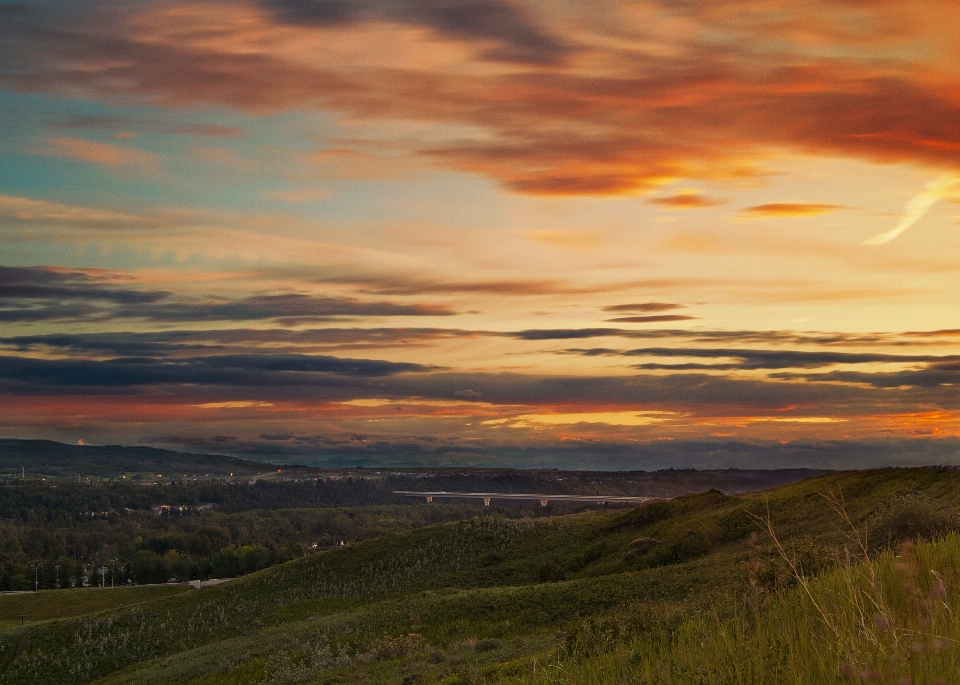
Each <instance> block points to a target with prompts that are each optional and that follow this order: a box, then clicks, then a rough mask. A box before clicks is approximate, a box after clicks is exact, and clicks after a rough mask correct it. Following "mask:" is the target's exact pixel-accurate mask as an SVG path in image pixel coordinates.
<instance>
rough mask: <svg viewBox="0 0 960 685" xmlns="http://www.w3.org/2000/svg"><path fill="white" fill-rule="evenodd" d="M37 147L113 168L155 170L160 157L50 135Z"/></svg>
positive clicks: (60, 155)
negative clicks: (42, 144) (41, 145)
mask: <svg viewBox="0 0 960 685" xmlns="http://www.w3.org/2000/svg"><path fill="white" fill-rule="evenodd" d="M44 143H45V144H44V146H43V147H41V148H40V149H39V152H40V153H41V154H45V155H55V156H58V157H68V158H70V159H76V160H79V161H81V162H90V163H92V164H97V165H100V166H105V167H110V168H114V169H127V170H131V169H132V170H135V171H141V172H156V171H158V170H159V169H160V157H159V156H158V155H155V154H153V153H151V152H144V151H143V150H136V149H133V148H129V147H124V146H122V145H112V144H110V143H101V142H98V141H94V140H84V139H82V138H65V137H50V138H46V139H45V140H44Z"/></svg>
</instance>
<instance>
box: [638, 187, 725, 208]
mask: <svg viewBox="0 0 960 685" xmlns="http://www.w3.org/2000/svg"><path fill="white" fill-rule="evenodd" d="M725 202H726V200H725V199H724V198H720V197H707V196H706V195H701V194H700V193H698V192H697V191H695V190H687V191H680V192H679V193H676V194H675V195H668V196H666V197H655V198H653V199H651V200H647V203H648V204H651V205H660V206H661V207H666V208H667V209H701V208H703V207H716V206H717V205H722V204H724V203H725Z"/></svg>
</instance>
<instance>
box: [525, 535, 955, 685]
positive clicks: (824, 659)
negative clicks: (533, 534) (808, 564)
mask: <svg viewBox="0 0 960 685" xmlns="http://www.w3.org/2000/svg"><path fill="white" fill-rule="evenodd" d="M958 609H960V536H958V535H956V534H951V535H948V536H947V537H945V538H943V539H941V540H938V541H936V542H931V543H923V544H918V545H912V544H909V543H908V544H905V545H903V546H902V547H901V548H900V550H899V551H898V552H894V551H887V552H885V553H883V554H882V555H881V556H880V557H878V558H876V559H874V560H872V561H870V562H867V563H862V562H856V561H851V562H850V563H844V564H843V565H841V566H839V567H837V568H835V569H833V570H832V571H830V572H828V573H826V574H824V575H823V576H821V577H819V578H816V579H810V580H808V579H804V582H803V583H802V584H799V585H798V586H796V587H794V588H792V589H791V590H789V591H786V592H783V593H780V594H778V595H775V596H772V597H769V598H767V599H766V600H761V601H760V602H749V601H745V602H743V603H741V604H740V605H739V606H738V607H737V608H736V609H735V610H734V611H733V612H732V614H731V615H727V616H719V615H717V614H700V615H698V616H694V617H691V618H688V619H687V620H685V621H683V622H682V624H681V625H680V626H679V627H678V628H675V629H673V630H671V629H669V628H668V627H662V628H659V629H654V630H652V631H650V632H648V633H647V634H644V635H641V636H639V637H635V638H633V639H631V640H628V641H623V642H621V643H619V644H617V645H611V646H610V647H609V648H607V649H603V650H593V651H591V650H584V649H578V648H577V645H575V646H574V649H570V648H569V646H568V645H558V647H557V649H556V652H555V653H556V658H555V660H554V661H553V662H552V663H551V664H549V665H548V666H546V667H544V668H541V670H540V672H539V673H537V674H536V675H534V674H533V673H532V672H529V673H527V674H526V675H525V677H524V679H523V682H525V683H529V684H531V685H532V684H534V683H536V684H541V683H577V684H578V685H579V684H583V685H588V684H590V683H621V682H623V683H627V682H630V683H657V684H668V683H676V684H680V683H683V684H684V685H687V684H703V685H714V684H720V683H723V684H737V685H747V684H750V685H754V684H755V685H761V684H763V685H767V684H769V683H793V684H797V685H800V684H804V685H807V684H809V685H822V684H823V683H853V682H876V683H891V684H896V685H921V684H923V685H935V684H937V683H943V684H946V683H956V682H960V620H958V619H960V616H958V614H957V611H958Z"/></svg>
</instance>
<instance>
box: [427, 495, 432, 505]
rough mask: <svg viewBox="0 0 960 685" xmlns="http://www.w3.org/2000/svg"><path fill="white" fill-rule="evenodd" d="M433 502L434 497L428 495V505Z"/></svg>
mask: <svg viewBox="0 0 960 685" xmlns="http://www.w3.org/2000/svg"><path fill="white" fill-rule="evenodd" d="M432 501H433V495H427V504H429V503H430V502H432Z"/></svg>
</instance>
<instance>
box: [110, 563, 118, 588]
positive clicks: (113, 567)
mask: <svg viewBox="0 0 960 685" xmlns="http://www.w3.org/2000/svg"><path fill="white" fill-rule="evenodd" d="M116 563H117V560H116V559H111V560H110V587H113V576H114V575H115V574H116V571H117V569H116Z"/></svg>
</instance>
